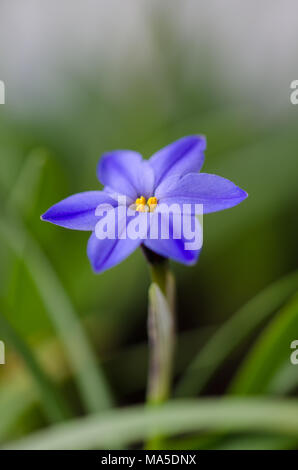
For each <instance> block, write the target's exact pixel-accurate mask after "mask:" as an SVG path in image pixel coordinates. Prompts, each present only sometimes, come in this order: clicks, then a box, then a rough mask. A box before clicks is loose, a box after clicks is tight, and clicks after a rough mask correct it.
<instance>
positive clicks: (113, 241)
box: [42, 136, 247, 272]
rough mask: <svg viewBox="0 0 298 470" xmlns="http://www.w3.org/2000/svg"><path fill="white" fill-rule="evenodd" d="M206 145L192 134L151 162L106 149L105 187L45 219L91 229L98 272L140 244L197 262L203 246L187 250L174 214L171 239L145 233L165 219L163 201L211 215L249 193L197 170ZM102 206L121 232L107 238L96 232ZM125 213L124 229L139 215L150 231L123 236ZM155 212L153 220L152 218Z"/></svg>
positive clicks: (58, 208)
mask: <svg viewBox="0 0 298 470" xmlns="http://www.w3.org/2000/svg"><path fill="white" fill-rule="evenodd" d="M205 148H206V140H205V138H204V137H202V136H188V137H183V138H182V139H179V140H178V141H176V142H173V143H172V144H170V145H168V146H167V147H165V148H162V149H161V150H159V151H158V152H156V153H155V154H154V155H153V156H152V157H151V158H150V159H149V160H143V158H142V156H141V155H140V154H139V153H137V152H134V151H131V150H117V151H113V152H109V153H106V154H104V155H103V156H102V158H101V159H100V161H99V163H98V167H97V177H98V179H99V181H100V182H101V183H102V184H103V185H104V189H103V190H102V191H87V192H83V193H78V194H75V195H73V196H70V197H68V198H66V199H64V200H63V201H61V202H59V203H58V204H55V205H54V206H52V207H51V208H50V209H49V210H48V211H47V212H46V213H45V214H43V216H42V220H45V221H48V222H51V223H53V224H56V225H60V226H62V227H66V228H70V229H74V230H87V231H92V235H91V237H90V239H89V242H88V248H87V253H88V257H89V259H90V262H91V265H92V267H93V269H94V271H95V272H102V271H105V270H106V269H109V268H111V267H113V266H115V265H116V264H118V263H120V262H121V261H123V260H124V259H125V258H127V257H128V256H129V255H130V254H131V253H132V252H133V251H134V250H135V249H136V248H138V247H139V246H140V245H141V244H143V245H144V246H145V247H146V248H148V249H149V250H151V251H153V252H155V253H157V254H158V255H161V256H163V257H165V258H171V259H174V260H175V261H178V262H180V263H183V264H194V263H195V262H196V261H197V258H198V256H199V252H200V250H199V249H196V250H188V249H185V242H186V241H187V240H185V239H184V237H183V234H182V235H181V236H180V238H177V237H176V236H175V232H176V229H177V227H175V218H174V217H171V218H170V221H169V236H168V239H164V238H162V237H160V236H158V237H157V238H151V237H149V236H147V235H148V232H147V231H148V220H149V225H150V223H151V224H152V223H155V222H156V220H157V219H156V217H157V214H158V217H159V219H158V220H160V218H162V217H163V213H162V211H159V207H162V204H163V205H165V204H166V205H171V204H173V203H174V204H176V205H177V206H178V207H181V210H182V212H183V210H184V209H183V208H184V207H185V205H187V204H188V205H191V207H192V208H195V207H197V206H196V204H202V205H203V213H204V214H207V213H210V212H216V211H220V210H223V209H228V208H229V207H233V206H235V205H237V204H239V203H240V202H241V201H243V199H245V198H246V197H247V193H246V192H245V191H243V190H242V189H240V188H239V187H237V186H236V185H235V184H234V183H232V182H231V181H229V180H227V179H225V178H222V177H220V176H217V175H212V174H207V173H198V172H199V171H200V169H201V167H202V165H203V162H204V150H205ZM119 196H120V198H121V197H123V196H125V197H126V198H125V201H126V205H125V206H123V204H119ZM99 206H100V207H106V213H108V212H109V213H110V215H111V214H112V215H113V216H114V219H115V221H116V222H115V223H116V225H117V227H116V232H117V234H118V236H116V237H107V238H104V239H99V237H98V236H97V234H96V226H97V224H98V222H99V221H100V220H101V219H102V217H103V215H98V212H97V208H98V207H99ZM129 208H130V209H129ZM131 208H133V210H131ZM123 209H124V211H123ZM195 212H196V210H195V209H194V210H191V214H190V215H189V217H190V218H191V219H193V220H194V221H196V217H195ZM123 214H124V215H125V216H126V218H125V227H124V228H125V229H129V226H130V225H131V224H133V223H135V219H136V217H139V218H140V217H141V218H142V221H143V222H142V223H143V229H144V230H146V233H143V234H142V236H141V237H137V238H135V237H122V236H119V233H120V232H121V230H122V229H121V230H119V225H121V217H122V216H123ZM154 214H155V215H156V216H155V219H152V217H153V215H154ZM153 220H155V222H152V221H153ZM145 222H146V224H147V225H146V229H145V228H144V227H145ZM142 223H141V229H140V230H141V231H142ZM117 229H118V230H117Z"/></svg>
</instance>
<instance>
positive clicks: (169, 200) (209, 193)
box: [159, 173, 247, 214]
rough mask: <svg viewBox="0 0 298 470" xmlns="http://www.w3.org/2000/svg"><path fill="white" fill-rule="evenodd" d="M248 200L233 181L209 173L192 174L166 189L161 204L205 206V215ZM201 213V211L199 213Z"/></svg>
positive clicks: (245, 194) (160, 200)
mask: <svg viewBox="0 0 298 470" xmlns="http://www.w3.org/2000/svg"><path fill="white" fill-rule="evenodd" d="M245 198H247V193H246V192H245V191H243V189H241V188H239V187H238V186H236V185H235V184H234V183H232V181H229V180H228V179H226V178H222V177H221V176H217V175H210V174H207V173H199V174H197V173H190V174H188V175H186V176H184V177H183V178H181V179H180V180H178V181H176V185H172V186H171V187H170V188H169V190H168V191H166V188H164V191H163V194H162V195H161V197H160V199H159V202H160V203H164V204H168V205H171V204H173V203H177V204H179V205H180V206H182V205H183V204H191V205H192V208H194V205H195V204H203V213H204V214H208V213H210V212H216V211H221V210H223V209H228V208H230V207H233V206H236V205H237V204H239V203H240V202H242V201H243V200H244V199H245ZM199 212H200V211H199Z"/></svg>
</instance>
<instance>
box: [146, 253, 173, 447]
mask: <svg viewBox="0 0 298 470" xmlns="http://www.w3.org/2000/svg"><path fill="white" fill-rule="evenodd" d="M144 251H145V255H146V258H147V260H148V261H149V268H150V274H151V279H152V285H151V287H150V290H149V311H148V340H149V356H150V358H149V374H148V385H147V404H148V405H149V406H156V405H160V404H161V403H164V402H165V401H167V400H168V398H169V396H170V392H171V385H172V370H173V356H174V343H175V319H174V317H175V315H174V305H175V299H174V298H175V289H174V278H173V276H172V274H171V272H170V270H169V265H168V261H167V260H166V259H165V258H162V257H160V256H158V255H155V254H153V253H152V252H150V251H149V250H144ZM161 442H162V438H161V437H160V436H155V437H153V438H151V439H150V441H149V443H148V444H147V448H150V449H152V448H159V447H160V445H161Z"/></svg>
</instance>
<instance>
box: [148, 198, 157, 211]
mask: <svg viewBox="0 0 298 470" xmlns="http://www.w3.org/2000/svg"><path fill="white" fill-rule="evenodd" d="M147 205H148V206H149V210H150V212H153V211H154V209H155V208H156V206H157V198H156V197H149V199H148V201H147Z"/></svg>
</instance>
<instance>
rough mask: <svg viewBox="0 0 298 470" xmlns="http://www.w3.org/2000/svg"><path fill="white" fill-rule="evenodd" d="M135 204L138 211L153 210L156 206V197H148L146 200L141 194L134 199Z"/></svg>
mask: <svg viewBox="0 0 298 470" xmlns="http://www.w3.org/2000/svg"><path fill="white" fill-rule="evenodd" d="M135 205H136V211H138V212H153V211H154V210H155V208H156V206H157V198H156V197H149V199H148V200H147V201H146V199H145V198H144V196H141V197H138V198H137V199H136V202H135Z"/></svg>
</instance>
